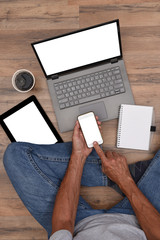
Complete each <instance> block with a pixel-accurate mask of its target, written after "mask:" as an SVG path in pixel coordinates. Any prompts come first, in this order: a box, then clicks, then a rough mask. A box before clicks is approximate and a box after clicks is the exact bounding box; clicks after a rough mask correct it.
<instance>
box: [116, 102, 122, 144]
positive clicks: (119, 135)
mask: <svg viewBox="0 0 160 240" xmlns="http://www.w3.org/2000/svg"><path fill="white" fill-rule="evenodd" d="M122 113H123V105H121V106H120V108H119V121H118V133H117V147H119V146H120V140H121V130H122V126H121V124H122Z"/></svg>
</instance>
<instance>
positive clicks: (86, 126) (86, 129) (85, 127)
mask: <svg viewBox="0 0 160 240" xmlns="http://www.w3.org/2000/svg"><path fill="white" fill-rule="evenodd" d="M78 121H79V124H80V127H81V130H82V132H83V135H84V138H85V141H86V143H87V146H88V147H89V148H92V147H93V142H94V141H96V142H97V143H98V144H102V143H103V139H102V136H101V133H100V130H99V127H98V124H97V121H96V118H95V115H94V113H93V112H89V113H85V114H83V115H80V116H78Z"/></svg>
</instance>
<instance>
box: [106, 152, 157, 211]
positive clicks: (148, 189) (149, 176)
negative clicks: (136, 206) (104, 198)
mask: <svg viewBox="0 0 160 240" xmlns="http://www.w3.org/2000/svg"><path fill="white" fill-rule="evenodd" d="M147 162H148V163H147ZM147 162H145V163H144V168H145V169H146V170H145V172H144V174H143V175H142V176H141V177H140V174H139V173H138V174H136V176H135V175H134V176H133V178H135V179H134V180H135V181H136V180H137V182H136V183H137V186H138V188H139V189H140V190H141V191H142V193H143V194H144V195H145V196H146V198H147V199H148V200H149V201H150V202H151V203H152V205H153V206H154V207H155V208H156V209H157V211H158V212H160V150H159V151H158V152H157V153H156V155H155V156H154V158H153V159H152V160H149V161H147ZM141 163H142V164H143V162H141ZM147 165H149V166H148V167H147ZM137 166H138V167H140V163H137ZM146 167H147V168H146ZM107 213H124V214H131V215H135V213H134V211H133V209H132V207H131V204H130V202H129V200H128V199H127V197H125V198H124V199H123V200H122V201H120V202H119V203H118V204H117V205H115V206H114V207H113V208H111V209H109V210H108V211H107Z"/></svg>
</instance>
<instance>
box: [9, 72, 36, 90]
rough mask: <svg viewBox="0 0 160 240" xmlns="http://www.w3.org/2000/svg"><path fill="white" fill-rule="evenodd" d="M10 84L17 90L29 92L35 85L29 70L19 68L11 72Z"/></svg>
mask: <svg viewBox="0 0 160 240" xmlns="http://www.w3.org/2000/svg"><path fill="white" fill-rule="evenodd" d="M12 85H13V87H14V88H15V89H16V90H17V91H18V92H23V93H24V92H29V91H30V90H31V89H32V88H33V87H34V85H35V77H34V75H33V74H32V73H31V72H30V71H29V70H27V69H20V70H18V71H16V72H15V73H14V74H13V76H12Z"/></svg>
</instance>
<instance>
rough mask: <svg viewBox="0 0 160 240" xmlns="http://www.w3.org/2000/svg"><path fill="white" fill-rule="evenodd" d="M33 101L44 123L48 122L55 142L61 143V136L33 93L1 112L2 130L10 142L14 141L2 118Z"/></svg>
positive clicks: (0, 122)
mask: <svg viewBox="0 0 160 240" xmlns="http://www.w3.org/2000/svg"><path fill="white" fill-rule="evenodd" d="M31 102H34V103H35V105H36V107H37V108H38V110H39V111H40V113H41V115H42V116H43V118H44V120H45V121H46V123H47V124H48V126H49V128H50V130H51V131H52V132H53V135H54V136H55V137H56V139H57V142H56V143H62V142H63V140H62V138H61V136H60V135H59V133H58V132H57V130H56V129H55V127H54V126H53V124H52V122H51V121H50V119H49V117H48V116H47V114H46V113H45V111H44V110H43V108H42V106H41V105H40V103H39V102H38V100H37V98H36V96H35V95H32V96H30V97H29V98H27V99H25V100H24V101H23V102H21V103H19V104H18V105H16V106H15V107H13V108H11V109H10V110H8V111H7V112H5V113H3V114H2V115H0V124H1V126H2V128H3V130H4V131H5V133H6V134H7V136H8V138H9V139H10V141H11V142H16V139H15V138H14V136H13V135H12V133H11V132H10V130H9V128H8V127H7V125H6V124H5V122H4V119H5V118H7V117H9V116H10V115H12V114H13V113H15V112H17V111H18V110H20V109H21V108H23V107H25V106H26V105H28V104H29V103H31Z"/></svg>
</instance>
